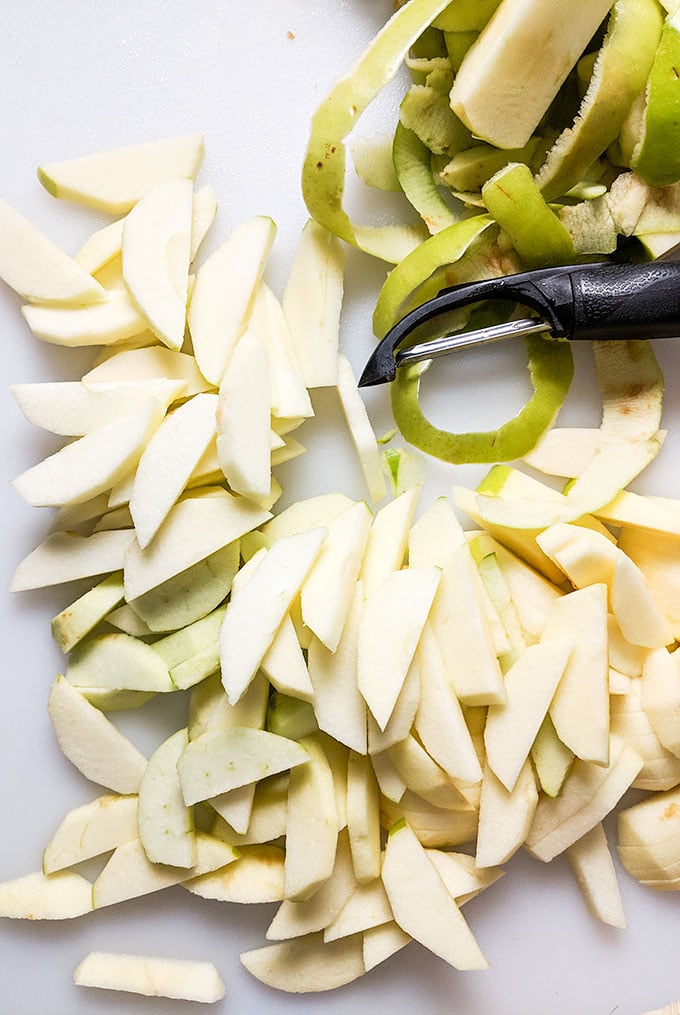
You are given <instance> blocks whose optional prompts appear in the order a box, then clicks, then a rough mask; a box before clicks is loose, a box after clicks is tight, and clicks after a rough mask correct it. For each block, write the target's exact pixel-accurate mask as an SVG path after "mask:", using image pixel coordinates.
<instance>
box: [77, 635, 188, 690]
mask: <svg viewBox="0 0 680 1015" xmlns="http://www.w3.org/2000/svg"><path fill="white" fill-rule="evenodd" d="M66 679H67V680H68V681H69V682H70V683H72V684H73V685H74V686H75V687H102V688H108V689H110V690H129V691H161V692H163V691H165V692H167V691H174V690H176V688H175V685H174V684H173V682H172V680H171V679H170V674H169V673H168V668H167V666H166V665H165V663H164V662H163V660H162V659H161V657H160V656H159V655H158V653H157V652H154V650H153V648H152V647H151V646H150V645H147V644H145V642H143V641H139V640H138V639H137V638H132V637H131V636H130V635H129V634H123V633H122V632H116V633H115V634H102V635H98V636H96V637H94V638H90V639H89V640H88V641H86V642H84V643H83V644H81V645H78V646H76V648H75V649H74V650H73V652H72V653H71V657H70V659H69V663H68V667H67V669H66Z"/></svg>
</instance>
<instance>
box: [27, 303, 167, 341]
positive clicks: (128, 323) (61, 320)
mask: <svg viewBox="0 0 680 1015" xmlns="http://www.w3.org/2000/svg"><path fill="white" fill-rule="evenodd" d="M21 313H22V314H23V316H24V320H25V321H26V323H27V325H28V326H29V328H30V329H31V331H32V332H33V334H34V335H35V337H36V338H39V339H40V340H41V341H42V342H49V343H50V344H51V345H63V346H67V347H70V348H79V347H81V346H88V345H115V344H117V343H118V342H124V341H125V340H126V339H129V338H134V337H135V336H136V335H141V334H142V333H143V332H144V331H146V329H147V322H146V318H145V317H143V316H142V314H140V312H139V310H138V309H137V307H136V306H135V305H134V303H133V302H132V299H131V298H130V296H129V294H128V292H127V291H126V290H125V289H110V290H108V291H107V290H104V295H103V296H102V298H101V299H100V300H99V301H98V302H97V303H88V304H86V305H83V306H76V307H60V306H42V305H38V304H31V303H27V304H25V306H23V307H22V308H21Z"/></svg>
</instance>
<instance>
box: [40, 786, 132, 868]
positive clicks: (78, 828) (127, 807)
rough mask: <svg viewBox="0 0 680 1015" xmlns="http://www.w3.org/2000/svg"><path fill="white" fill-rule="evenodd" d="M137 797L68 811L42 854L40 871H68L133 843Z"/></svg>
mask: <svg viewBox="0 0 680 1015" xmlns="http://www.w3.org/2000/svg"><path fill="white" fill-rule="evenodd" d="M137 835H138V831H137V797H136V796H135V795H127V796H112V795H110V794H107V795H106V796H100V797H97V798H96V799H95V800H92V801H91V802H90V803H89V804H83V806H82V807H76V808H75V810H72V811H69V812H68V814H67V815H66V816H65V817H64V819H63V821H62V822H61V824H60V825H59V827H58V828H57V830H56V832H55V833H54V835H53V836H52V838H51V839H50V841H49V842H48V843H47V845H46V846H45V849H44V851H43V871H44V873H45V874H54V872H55V871H59V870H63V869H64V868H65V867H72V866H73V865H74V864H77V863H82V861H83V860H89V859H90V858H91V857H93V856H100V855H101V854H102V853H108V852H109V850H112V849H116V847H117V846H120V845H122V843H124V842H131V841H132V839H136V838H137Z"/></svg>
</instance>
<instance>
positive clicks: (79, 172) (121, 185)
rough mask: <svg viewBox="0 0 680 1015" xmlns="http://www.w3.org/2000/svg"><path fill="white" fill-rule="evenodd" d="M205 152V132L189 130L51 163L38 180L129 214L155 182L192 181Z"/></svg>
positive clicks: (65, 194) (56, 192) (58, 193)
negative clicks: (176, 134) (179, 179)
mask: <svg viewBox="0 0 680 1015" xmlns="http://www.w3.org/2000/svg"><path fill="white" fill-rule="evenodd" d="M203 152H204V144H203V135H202V134H186V135H183V136H179V137H169V138H163V139H162V140H159V141H147V142H144V143H142V144H135V145H127V146H125V147H124V148H116V149H113V150H111V151H105V152H97V153H96V154H93V155H81V156H79V157H78V158H74V159H66V160H65V161H63V162H51V163H48V164H47V165H43V166H40V167H39V168H38V179H39V180H40V182H41V183H42V185H43V187H44V188H45V189H46V190H47V191H49V193H50V194H52V196H53V197H57V198H65V199H67V200H69V201H77V202H79V203H81V204H86V205H90V206H91V207H93V208H100V209H101V210H102V211H107V212H111V213H112V214H114V215H124V214H125V212H127V211H129V210H130V209H131V208H132V206H133V205H134V204H136V202H137V201H139V199H140V198H141V197H143V195H144V194H145V193H146V192H147V191H148V190H149V189H150V188H151V187H154V186H155V185H156V184H159V183H162V182H163V181H166V180H175V179H177V178H178V177H182V176H187V177H189V178H190V179H193V178H194V177H195V176H196V173H197V172H198V169H199V167H200V165H201V162H202V161H203Z"/></svg>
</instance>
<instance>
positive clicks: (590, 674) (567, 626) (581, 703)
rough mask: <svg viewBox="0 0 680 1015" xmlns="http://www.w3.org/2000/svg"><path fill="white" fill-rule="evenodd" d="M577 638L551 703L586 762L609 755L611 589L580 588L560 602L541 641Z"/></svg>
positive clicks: (565, 738)
mask: <svg viewBox="0 0 680 1015" xmlns="http://www.w3.org/2000/svg"><path fill="white" fill-rule="evenodd" d="M564 640H573V649H572V652H571V655H570V656H569V661H568V662H567V665H566V667H565V669H564V673H563V674H562V678H561V680H560V682H559V684H558V686H557V689H556V691H555V694H554V697H553V699H552V701H551V703H550V718H551V719H552V721H553V724H554V726H555V730H556V732H557V735H558V737H559V739H560V740H561V741H562V743H563V744H564V745H565V746H566V747H568V748H569V749H570V750H571V751H573V752H574V754H575V755H576V756H577V757H579V758H583V759H584V760H585V761H594V762H596V763H598V764H601V765H606V764H607V762H608V759H609V659H608V652H607V646H608V638H607V588H606V586H605V585H603V584H594V585H589V586H587V587H586V588H583V589H577V590H576V591H575V592H570V593H569V594H568V595H566V596H562V597H561V598H560V599H558V600H557V601H556V602H555V605H554V607H553V609H552V612H551V614H550V616H549V617H548V620H547V623H546V626H545V627H544V629H543V633H542V635H541V642H542V643H543V644H545V645H546V646H547V645H548V643H551V642H559V641H564Z"/></svg>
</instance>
